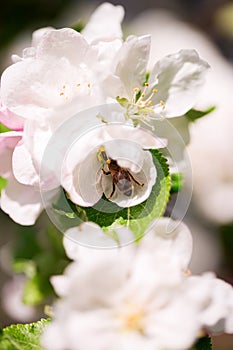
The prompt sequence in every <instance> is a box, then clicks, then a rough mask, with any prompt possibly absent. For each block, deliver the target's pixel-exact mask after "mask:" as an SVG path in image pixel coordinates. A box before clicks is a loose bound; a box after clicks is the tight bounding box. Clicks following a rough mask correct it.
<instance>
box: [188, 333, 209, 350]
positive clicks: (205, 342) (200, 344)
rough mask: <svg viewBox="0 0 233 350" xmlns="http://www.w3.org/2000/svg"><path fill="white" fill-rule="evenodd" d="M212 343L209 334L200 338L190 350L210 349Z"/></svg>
mask: <svg viewBox="0 0 233 350" xmlns="http://www.w3.org/2000/svg"><path fill="white" fill-rule="evenodd" d="M211 349H212V343H211V338H210V337H209V336H206V337H203V338H200V339H199V340H198V341H197V342H196V344H195V345H194V347H193V348H192V349H191V350H211Z"/></svg>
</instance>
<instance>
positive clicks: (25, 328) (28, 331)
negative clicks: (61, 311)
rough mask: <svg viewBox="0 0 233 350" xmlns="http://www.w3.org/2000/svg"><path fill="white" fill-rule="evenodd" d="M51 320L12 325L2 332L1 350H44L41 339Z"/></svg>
mask: <svg viewBox="0 0 233 350" xmlns="http://www.w3.org/2000/svg"><path fill="white" fill-rule="evenodd" d="M49 323H50V319H41V320H40V321H37V322H33V323H29V324H17V325H11V326H9V327H6V328H4V329H1V330H0V349H1V350H32V349H33V350H43V348H42V346H41V344H40V338H41V335H42V332H43V331H44V328H45V327H46V325H48V324H49Z"/></svg>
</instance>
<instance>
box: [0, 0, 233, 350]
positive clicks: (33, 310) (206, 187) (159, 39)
mask: <svg viewBox="0 0 233 350" xmlns="http://www.w3.org/2000/svg"><path fill="white" fill-rule="evenodd" d="M101 2H102V1H98V2H97V1H90V0H89V1H78V0H66V1H63V0H50V1H47V0H8V1H7V2H4V6H3V4H2V6H1V12H0V57H1V59H0V71H1V72H2V71H3V70H4V69H5V68H6V67H7V66H8V65H9V64H11V61H10V57H11V55H12V54H20V53H21V51H22V49H23V48H25V47H27V46H30V38H31V33H32V32H33V31H34V30H36V29H38V28H41V27H44V26H54V27H55V28H61V27H70V26H74V25H77V24H78V25H83V24H85V22H86V21H87V20H88V17H89V14H90V13H91V12H92V11H93V9H95V7H97V6H98V5H99V4H100V3H101ZM111 2H112V3H114V4H121V5H123V6H124V8H125V10H126V17H125V21H124V24H123V29H124V33H125V35H129V34H146V33H149V34H152V50H151V58H150V65H152V64H153V63H155V62H156V61H157V60H158V59H160V58H161V57H163V56H164V55H166V54H169V53H173V52H176V51H178V50H180V49H182V48H183V49H184V48H195V49H196V50H197V51H198V52H199V54H200V56H201V57H202V58H203V59H205V60H207V61H208V62H209V63H210V65H211V72H210V74H209V76H208V79H207V84H206V86H205V87H204V89H203V94H202V96H201V97H200V100H199V101H198V103H197V108H200V109H203V108H204V109H205V108H208V107H210V106H213V105H215V106H216V111H215V112H214V113H212V114H211V115H209V116H207V117H205V118H204V119H203V120H200V121H197V122H195V123H194V125H191V131H190V132H191V142H190V145H189V148H188V152H189V156H190V159H191V162H192V168H193V198H192V202H191V205H190V208H189V210H188V212H187V214H186V216H185V218H184V220H185V222H186V223H187V224H188V225H189V227H190V229H191V231H192V233H193V238H194V254H193V259H192V263H191V270H192V272H193V273H202V272H204V271H214V272H215V273H216V274H217V275H218V276H219V277H221V278H223V279H224V280H226V281H227V282H230V283H233V258H232V257H233V199H232V198H233V163H232V162H233V157H232V154H233V112H232V111H233V102H232V92H233V68H232V63H233V1H229V0H143V1H138V2H136V1H133V0H128V1H127V0H124V1H120V0H119V1H111ZM186 186H187V187H189V188H190V187H191V186H192V184H191V182H190V183H187V184H186ZM47 225H48V219H47V217H46V215H42V217H41V218H40V219H39V221H38V223H37V225H36V227H34V228H26V227H19V226H18V225H16V224H15V223H13V222H12V221H11V220H10V219H9V218H8V216H7V215H5V214H4V213H2V212H0V230H1V235H0V244H1V254H0V265H1V279H0V283H1V289H2V290H1V295H2V303H1V304H2V307H1V310H0V322H1V326H5V325H8V324H10V323H14V322H28V321H32V320H34V319H35V320H36V319H38V317H40V316H41V315H43V308H42V304H43V303H42V300H43V302H44V299H43V297H44V295H46V298H47V299H46V301H47V302H48V303H49V300H50V298H52V296H51V290H50V286H49V285H46V286H45V284H46V283H45V282H44V280H41V281H39V282H38V281H37V282H36V283H37V287H38V286H39V291H40V293H41V294H40V293H39V295H38V290H36V291H35V296H34V297H35V300H36V303H34V302H30V297H29V299H27V303H28V305H32V304H33V305H34V304H36V306H28V307H25V306H23V305H22V303H21V301H20V300H21V299H20V298H21V296H22V288H23V286H24V285H25V277H23V276H22V275H20V272H22V271H23V272H25V266H26V270H27V273H28V276H30V273H31V272H30V271H31V270H30V268H32V267H30V264H28V262H29V261H30V259H33V258H34V255H33V254H37V260H38V264H39V265H38V266H39V268H40V269H41V270H43V269H44V265H43V264H41V260H43V259H44V256H43V255H41V254H42V250H43V252H44V251H46V252H47V255H49V258H51V246H52V249H53V254H54V256H53V258H54V261H56V259H57V258H58V257H60V261H61V262H62V263H61V266H60V267H59V268H60V269H61V271H62V267H63V266H65V264H66V263H67V262H66V261H65V258H64V255H63V252H62V251H61V247H60V248H58V247H57V246H56V247H54V240H53V233H51V231H50V233H49V237H50V238H49V240H48V239H47V236H46V235H47V233H45V231H44V229H43V227H46V226H47ZM32 236H33V238H32ZM58 236H59V239H60V240H61V235H59V234H58ZM19 237H20V239H19ZM22 237H24V238H23V243H22ZM51 237H52V238H51ZM56 244H57V243H56ZM12 247H14V254H15V255H16V256H17V257H18V258H20V259H21V260H18V262H19V261H20V263H21V265H20V264H19V263H18V264H15V266H14V271H17V272H19V274H18V276H17V278H16V277H13V272H12V268H11V265H12ZM25 247H27V248H25ZM25 249H26V251H27V256H24V258H25V259H28V260H27V265H24V267H22V259H23V252H24V250H25ZM59 249H60V250H59ZM17 254H18V255H17ZM20 254H21V255H20ZM43 254H44V253H43ZM38 257H39V258H38ZM46 261H47V260H46ZM24 263H25V261H24ZM63 263H64V264H63ZM59 271H60V270H59V269H58V270H56V271H53V272H54V273H55V272H57V273H59ZM46 273H47V272H46ZM46 273H45V275H46ZM28 276H27V277H28ZM45 277H47V275H46V276H45ZM46 288H47V289H46ZM43 293H44V294H43ZM213 343H214V347H213V349H214V350H232V349H233V336H230V335H224V336H216V337H214V338H213Z"/></svg>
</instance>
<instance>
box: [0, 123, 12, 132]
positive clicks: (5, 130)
mask: <svg viewBox="0 0 233 350" xmlns="http://www.w3.org/2000/svg"><path fill="white" fill-rule="evenodd" d="M8 131H12V130H11V129H9V128H8V127H7V126H5V125H3V124H2V123H0V134H1V133H3V132H8Z"/></svg>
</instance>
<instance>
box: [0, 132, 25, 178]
mask: <svg viewBox="0 0 233 350" xmlns="http://www.w3.org/2000/svg"><path fill="white" fill-rule="evenodd" d="M21 137H22V133H21V132H14V131H10V132H4V133H1V134H0V157H1V162H0V175H1V176H3V177H5V178H7V177H9V176H10V175H11V174H12V154H13V151H14V148H15V146H16V145H17V143H18V142H19V141H20V139H21Z"/></svg>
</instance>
